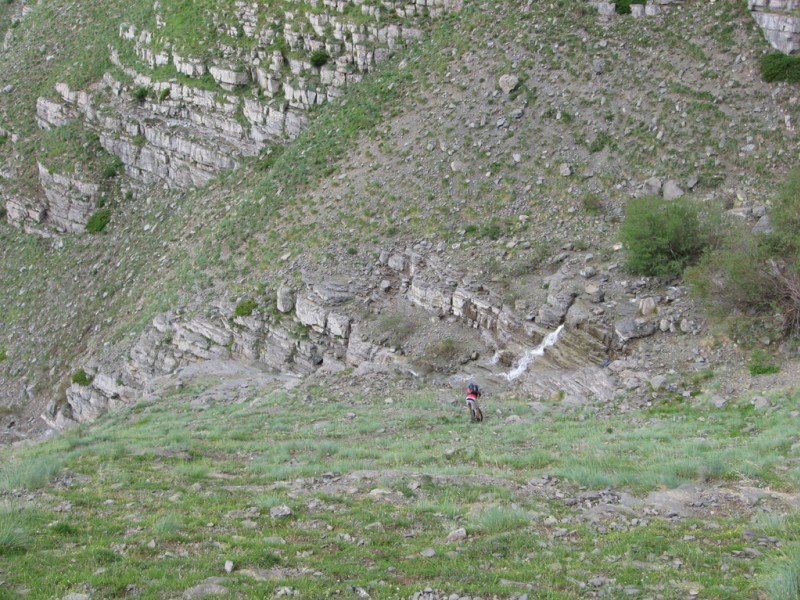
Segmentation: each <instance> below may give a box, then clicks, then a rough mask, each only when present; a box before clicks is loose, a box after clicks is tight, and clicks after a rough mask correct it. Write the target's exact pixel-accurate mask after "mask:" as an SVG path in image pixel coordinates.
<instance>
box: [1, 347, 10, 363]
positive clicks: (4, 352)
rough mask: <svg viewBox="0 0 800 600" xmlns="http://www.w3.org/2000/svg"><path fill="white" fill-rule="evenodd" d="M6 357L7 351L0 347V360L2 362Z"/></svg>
mask: <svg viewBox="0 0 800 600" xmlns="http://www.w3.org/2000/svg"><path fill="white" fill-rule="evenodd" d="M7 358H8V353H7V352H6V351H5V350H3V349H2V348H0V362H3V361H4V360H5V359H7Z"/></svg>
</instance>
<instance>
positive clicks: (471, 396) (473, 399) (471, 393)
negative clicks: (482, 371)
mask: <svg viewBox="0 0 800 600" xmlns="http://www.w3.org/2000/svg"><path fill="white" fill-rule="evenodd" d="M480 397H481V390H480V388H479V387H478V384H477V383H471V382H470V383H468V384H467V397H466V398H465V400H466V401H467V408H469V412H470V415H472V420H473V421H474V420H476V413H477V414H480V415H481V420H483V415H482V414H481V413H480V408H479V407H478V398H480Z"/></svg>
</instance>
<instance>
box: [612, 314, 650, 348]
mask: <svg viewBox="0 0 800 600" xmlns="http://www.w3.org/2000/svg"><path fill="white" fill-rule="evenodd" d="M614 331H615V332H616V334H617V336H618V337H619V339H620V340H621V341H623V342H627V341H628V340H631V339H635V338H643V337H647V336H650V335H653V334H654V333H655V331H656V324H655V323H654V322H653V321H648V320H645V319H631V318H627V319H621V320H619V321H617V322H616V323H615V324H614Z"/></svg>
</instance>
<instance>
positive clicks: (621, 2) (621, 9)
mask: <svg viewBox="0 0 800 600" xmlns="http://www.w3.org/2000/svg"><path fill="white" fill-rule="evenodd" d="M631 4H645V0H614V12H616V13H617V14H618V15H629V14H631Z"/></svg>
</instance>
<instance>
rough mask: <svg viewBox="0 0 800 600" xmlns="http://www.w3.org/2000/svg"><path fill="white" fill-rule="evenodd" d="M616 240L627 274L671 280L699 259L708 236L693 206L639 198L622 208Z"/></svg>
mask: <svg viewBox="0 0 800 600" xmlns="http://www.w3.org/2000/svg"><path fill="white" fill-rule="evenodd" d="M620 239H621V240H622V242H623V243H624V244H625V250H626V254H627V269H628V270H629V271H630V272H631V273H637V274H640V275H653V276H658V277H673V276H676V275H680V274H681V273H682V272H683V270H684V268H686V266H687V265H689V264H692V263H693V262H695V261H696V260H697V259H698V258H699V257H700V256H701V254H702V253H703V250H704V248H705V247H706V245H707V244H708V240H709V235H708V234H707V232H706V231H705V227H704V224H703V221H702V219H701V212H700V207H699V205H698V204H697V203H695V202H691V201H689V200H688V199H685V198H679V199H677V200H671V201H666V200H664V199H663V198H658V197H654V196H643V197H641V198H634V199H632V200H630V201H629V202H628V205H627V206H626V207H625V218H624V219H623V221H622V224H621V226H620Z"/></svg>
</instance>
